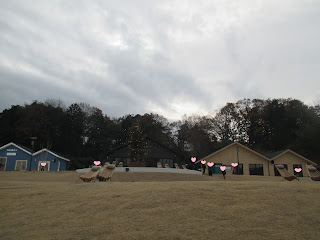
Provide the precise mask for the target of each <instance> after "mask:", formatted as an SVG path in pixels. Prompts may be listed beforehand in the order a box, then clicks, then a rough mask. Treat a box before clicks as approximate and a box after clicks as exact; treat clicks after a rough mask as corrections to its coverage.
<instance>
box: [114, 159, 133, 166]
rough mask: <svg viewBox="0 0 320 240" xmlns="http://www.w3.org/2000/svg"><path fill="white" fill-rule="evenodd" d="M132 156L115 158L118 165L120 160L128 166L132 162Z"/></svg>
mask: <svg viewBox="0 0 320 240" xmlns="http://www.w3.org/2000/svg"><path fill="white" fill-rule="evenodd" d="M130 160H131V159H130V158H115V161H116V164H117V166H118V165H119V163H120V162H122V163H123V166H124V167H128V166H129V164H130Z"/></svg>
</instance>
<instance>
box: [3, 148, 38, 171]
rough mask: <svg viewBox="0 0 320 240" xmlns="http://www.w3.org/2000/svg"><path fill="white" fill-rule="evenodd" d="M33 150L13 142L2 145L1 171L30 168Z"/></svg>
mask: <svg viewBox="0 0 320 240" xmlns="http://www.w3.org/2000/svg"><path fill="white" fill-rule="evenodd" d="M32 153H33V151H32V150H31V149H30V148H27V147H24V146H22V145H19V144H15V143H13V142H11V143H8V144H6V145H4V146H2V147H0V171H14V170H17V171H25V170H28V167H29V165H28V164H29V163H30V161H31V157H32Z"/></svg>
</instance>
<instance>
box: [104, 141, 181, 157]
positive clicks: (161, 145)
mask: <svg viewBox="0 0 320 240" xmlns="http://www.w3.org/2000/svg"><path fill="white" fill-rule="evenodd" d="M145 139H146V140H149V141H150V142H152V143H153V144H156V145H159V146H160V147H162V148H164V149H166V150H167V151H169V152H171V153H172V154H174V155H176V156H179V157H181V158H184V156H183V155H182V154H180V153H178V152H176V151H175V150H173V149H171V148H169V147H167V146H165V145H164V144H162V143H160V142H159V141H157V140H155V139H153V138H151V137H149V136H146V137H145ZM127 146H129V144H123V145H120V146H118V147H116V148H114V149H112V150H111V151H109V152H107V153H106V156H110V155H112V154H113V153H115V152H117V151H119V150H121V149H122V148H125V147H127Z"/></svg>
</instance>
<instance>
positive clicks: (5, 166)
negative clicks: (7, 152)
mask: <svg viewBox="0 0 320 240" xmlns="http://www.w3.org/2000/svg"><path fill="white" fill-rule="evenodd" d="M0 158H5V159H6V161H5V163H4V168H3V171H5V170H6V168H7V161H8V158H7V157H0Z"/></svg>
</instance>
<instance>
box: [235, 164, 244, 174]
mask: <svg viewBox="0 0 320 240" xmlns="http://www.w3.org/2000/svg"><path fill="white" fill-rule="evenodd" d="M237 171H238V172H237ZM233 174H235V175H243V164H239V165H238V166H236V167H233Z"/></svg>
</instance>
